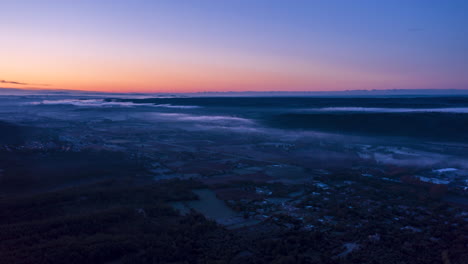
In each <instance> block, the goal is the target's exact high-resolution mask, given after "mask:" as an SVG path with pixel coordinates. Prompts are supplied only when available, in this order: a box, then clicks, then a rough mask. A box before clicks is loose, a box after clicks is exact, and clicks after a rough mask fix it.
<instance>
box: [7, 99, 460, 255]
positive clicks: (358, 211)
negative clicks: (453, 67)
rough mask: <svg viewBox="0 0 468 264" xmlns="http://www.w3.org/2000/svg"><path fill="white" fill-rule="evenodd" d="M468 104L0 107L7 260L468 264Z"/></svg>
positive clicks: (63, 103)
mask: <svg viewBox="0 0 468 264" xmlns="http://www.w3.org/2000/svg"><path fill="white" fill-rule="evenodd" d="M466 124H468V97H463V96H458V97H452V96H442V97H441V96H438V95H437V96H424V97H421V96H406V95H400V96H390V97H388V96H375V97H369V96H364V97H356V96H351V97H350V96H341V97H339V96H333V97H312V96H310V97H297V96H265V95H263V96H261V97H258V96H257V97H252V96H248V97H243V96H242V97H239V96H238V97H232V96H231V97H226V96H222V97H219V96H218V97H210V96H193V95H177V96H174V95H164V94H160V95H157V96H155V95H146V96H143V95H141V94H139V95H127V96H125V95H121V94H120V95H119V94H98V93H96V94H93V93H72V92H67V93H61V94H57V93H53V94H50V93H44V94H40V93H36V94H16V95H4V96H0V136H1V137H0V157H1V159H0V183H1V184H0V212H1V215H0V219H1V220H0V237H1V238H2V243H1V244H0V259H2V260H5V261H6V262H5V263H63V262H67V263H84V262H89V263H440V262H443V261H445V260H446V259H449V260H450V263H466V262H467V260H468V255H467V252H468V251H467V250H466V245H467V244H468V237H467V235H466V234H468V218H467V215H468V212H467V211H466V208H467V207H466V206H468V202H467V199H468V198H467V197H468V194H467V190H468V165H467V164H468V151H467V150H468V145H467V140H468V138H467V135H468V126H467V125H466Z"/></svg>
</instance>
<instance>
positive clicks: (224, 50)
mask: <svg viewBox="0 0 468 264" xmlns="http://www.w3.org/2000/svg"><path fill="white" fill-rule="evenodd" d="M467 14H468V1H466V0H439V1H435V0H401V1H400V0H389V1H377V0H352V1H351V0H342V1H338V0H323V1H318V0H317V1H314V0H304V1H301V0H295V1H292V0H291V1H290V0H282V1H279V0H212V1H208V0H198V1H197V0H190V1H189V0H187V1H183V0H164V1H163V0H160V1H158V0H153V1H142V0H126V1H122V0H55V1H52V0H41V1H37V0H30V1H24V0H0V87H14V88H29V87H37V88H44V89H80V90H97V91H116V92H122V91H124V92H126V91H128V92H191V91H246V90H249V91H253V90H256V91H273V90H275V91H277V90H284V91H308V90H310V91H322V90H325V91H332V90H346V89H419V88H429V89H431V88H435V89H445V88H447V89H449V88H451V89H468V15H467Z"/></svg>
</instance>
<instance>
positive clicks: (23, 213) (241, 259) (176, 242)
mask: <svg viewBox="0 0 468 264" xmlns="http://www.w3.org/2000/svg"><path fill="white" fill-rule="evenodd" d="M200 187H202V185H201V184H200V183H198V182H196V181H182V180H169V181H165V182H158V183H157V184H136V183H135V182H134V181H131V180H112V181H104V182H101V183H96V184H92V185H88V186H82V187H74V188H70V189H66V190H61V191H56V192H49V193H43V194H34V195H33V194H31V195H27V196H21V197H16V198H2V199H0V238H1V241H2V243H0V260H1V262H2V263H35V264H37V263H39V264H40V263H440V262H442V259H443V256H444V259H448V260H450V261H451V263H467V262H466V261H467V260H468V251H467V250H466V245H467V243H468V238H467V236H466V234H468V226H467V225H466V224H465V225H463V222H460V221H458V222H456V223H457V224H458V226H456V227H455V226H453V225H451V223H454V221H451V219H448V220H449V223H450V224H447V225H438V224H434V225H433V227H432V228H431V229H430V230H431V231H430V233H427V234H426V233H414V232H412V231H411V230H401V229H400V228H399V226H392V225H386V224H385V221H384V220H385V217H381V216H376V217H375V218H369V219H368V220H369V224H368V225H367V226H365V227H364V228H361V229H351V230H350V229H346V228H323V229H312V230H311V231H304V230H303V229H301V228H300V226H301V225H300V223H297V224H296V225H293V226H292V227H291V225H288V223H292V222H294V221H296V219H293V218H291V217H289V216H287V215H282V216H281V215H278V217H277V218H278V219H279V223H280V224H278V223H276V222H274V221H266V222H264V223H262V224H260V225H258V226H253V227H246V228H243V229H239V230H227V229H225V228H223V227H222V226H219V225H218V224H216V223H215V222H213V221H211V220H208V219H206V218H205V217H203V216H202V215H200V214H198V213H196V212H194V211H192V212H191V213H189V214H188V215H184V216H182V215H180V214H179V213H178V212H177V211H176V210H174V209H173V208H172V207H171V206H170V202H172V201H182V200H191V199H197V197H196V195H195V194H194V193H192V192H191V190H192V189H194V188H200ZM381 197H387V198H388V197H389V196H386V195H382V196H381ZM336 201H337V202H338V200H336ZM336 208H337V209H336V210H335V211H337V212H338V211H340V210H344V207H343V206H338V205H337V206H336ZM332 211H333V210H332ZM446 211H447V209H444V208H443V207H442V206H438V207H437V208H434V212H435V213H437V214H442V215H444V214H445V213H446ZM336 217H337V219H342V220H343V221H346V219H348V216H347V213H345V214H344V215H341V216H339V217H338V216H336ZM350 217H351V219H354V218H355V217H356V216H352V215H350ZM361 217H366V216H361ZM444 217H446V218H450V217H451V215H450V214H445V215H444ZM277 222H278V221H277ZM294 223H295V222H294ZM376 233H378V234H379V236H378V237H379V239H377V240H376V239H374V240H371V239H369V238H368V236H369V235H373V234H376ZM431 236H433V237H434V238H433V239H432V240H431V239H428V238H430V237H431ZM348 242H356V243H357V244H359V248H358V249H356V250H354V251H353V252H351V253H349V254H347V255H346V256H343V257H337V256H339V255H340V253H342V252H343V251H345V248H344V247H343V245H344V244H345V243H348Z"/></svg>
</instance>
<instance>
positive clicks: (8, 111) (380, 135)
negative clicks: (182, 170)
mask: <svg viewBox="0 0 468 264" xmlns="http://www.w3.org/2000/svg"><path fill="white" fill-rule="evenodd" d="M0 100H1V101H2V102H5V104H2V105H1V106H0V119H2V120H5V121H10V122H17V123H20V124H27V125H32V126H42V127H48V126H52V125H53V124H54V122H55V121H60V122H69V124H68V125H70V126H73V125H75V123H76V122H80V123H82V122H91V123H93V122H94V123H99V122H108V121H110V122H112V123H109V126H115V125H116V124H117V125H121V126H122V127H125V126H129V127H131V126H133V125H134V124H135V123H139V124H140V127H139V129H140V130H143V131H144V130H147V131H148V132H149V133H155V134H157V133H159V132H158V131H159V130H161V129H164V130H170V129H175V130H178V131H187V132H188V133H202V136H201V137H202V138H204V139H205V140H212V141H214V142H217V146H218V147H222V146H223V145H224V146H225V151H226V152H230V153H233V154H236V155H237V154H242V155H260V156H262V155H263V156H268V155H270V156H271V157H276V159H279V158H281V157H282V156H285V155H288V156H290V157H294V156H295V155H296V156H297V157H298V159H297V160H301V159H302V160H304V159H310V160H314V159H321V160H322V159H326V158H325V157H327V156H329V157H331V160H333V158H332V157H334V158H336V159H338V163H337V164H336V166H340V165H342V166H347V165H346V164H348V163H346V162H343V164H340V162H339V161H340V160H342V159H355V158H359V159H363V160H373V161H375V162H378V163H382V164H394V165H401V166H423V167H431V168H433V169H440V168H442V167H451V166H454V167H457V168H466V165H465V164H468V161H467V154H466V151H464V150H465V149H466V148H467V145H465V144H462V143H461V142H466V141H465V140H464V138H463V136H458V135H457V134H456V133H458V132H457V131H460V133H463V131H464V129H465V130H466V129H467V128H466V127H467V126H466V125H465V126H463V122H464V120H465V118H468V107H460V106H461V105H463V104H465V102H464V101H463V102H461V103H460V102H459V101H457V102H455V103H454V105H455V106H456V107H450V106H451V105H450V102H448V103H447V102H445V103H443V104H442V103H440V102H438V101H437V100H435V99H434V98H431V99H430V100H429V101H430V102H428V103H424V102H422V101H421V100H420V99H415V107H414V108H408V107H407V106H408V105H409V104H410V102H409V101H408V99H405V100H403V101H404V102H403V104H404V105H405V107H397V106H398V105H399V99H398V98H396V99H393V100H390V99H388V98H384V99H372V100H373V101H369V100H370V99H366V100H364V101H363V100H362V99H353V98H348V99H346V98H338V99H336V100H335V101H336V102H335V101H334V100H333V99H330V98H326V99H323V100H324V101H325V102H326V104H327V107H323V106H324V104H325V103H324V102H323V101H320V100H319V99H317V98H310V99H309V100H307V98H258V99H257V100H258V104H255V102H254V101H253V100H252V98H236V99H235V100H233V99H232V98H227V99H226V98H222V99H219V100H225V101H224V102H223V103H222V104H221V105H220V104H218V103H217V101H216V100H214V99H213V98H154V99H128V100H127V99H116V98H103V97H96V98H89V97H86V98H79V97H78V96H77V97H64V96H48V97H47V98H44V96H27V97H1V98H0ZM444 100H446V99H444ZM442 101H443V100H442ZM446 101H447V100H446ZM358 103H360V104H362V105H365V106H366V107H358V106H356V104H358ZM334 104H338V105H339V106H333V105H334ZM346 104H348V105H351V106H343V105H346ZM370 104H372V105H373V106H376V105H379V104H382V107H367V105H370ZM305 105H307V106H309V107H310V106H314V105H318V106H320V107H313V108H304V107H303V106H305ZM388 105H391V107H388ZM424 105H438V106H441V105H443V106H444V107H438V108H434V107H431V108H423V107H422V106H424ZM305 109H307V111H305ZM340 113H343V114H342V115H341V114H340ZM349 113H354V114H353V115H352V116H349ZM361 113H362V114H361ZM368 113H372V116H371V117H369V116H365V114H368ZM428 113H429V114H431V115H429V116H427V115H426V114H428ZM380 114H381V115H382V116H380ZM432 114H441V115H444V116H438V115H436V116H433V115H432ZM389 115H390V116H389ZM447 115H448V116H447ZM408 120H409V121H408ZM441 120H442V121H441ZM392 122H393V123H392ZM405 122H406V123H405ZM444 122H454V123H453V124H454V128H453V129H454V130H453V131H452V130H450V129H452V127H451V126H450V125H448V126H447V125H446V124H447V123H444ZM457 122H458V123H457ZM460 123H461V124H462V125H460ZM465 124H466V123H465ZM61 125H62V126H63V125H64V124H61ZM386 126H387V127H386ZM428 127H429V128H432V129H427V128H428ZM109 130H112V128H109ZM428 130H430V131H429V132H434V133H433V134H427V133H426V132H427V131H428ZM83 133H87V131H83ZM176 134H177V133H175V134H174V137H173V138H170V140H171V141H173V142H177V141H183V140H186V138H184V137H187V138H188V137H191V136H193V135H190V136H189V135H188V134H187V135H186V136H183V135H182V136H181V135H179V134H177V136H176ZM233 141H236V142H237V143H235V144H237V146H233V144H234V143H232V142H233ZM239 142H241V143H239ZM446 142H451V143H450V144H448V143H446ZM255 144H257V145H258V146H261V147H268V146H274V147H275V148H279V149H282V148H283V149H287V153H280V154H278V153H274V154H271V153H270V154H265V153H260V152H259V153H255V151H245V149H243V148H248V149H255V148H256V147H255V146H254V145H255ZM262 144H263V145H262ZM241 145H242V146H241ZM344 157H345V158H344ZM298 162H299V161H298ZM303 162H305V163H306V162H307V161H303Z"/></svg>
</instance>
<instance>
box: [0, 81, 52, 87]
mask: <svg viewBox="0 0 468 264" xmlns="http://www.w3.org/2000/svg"><path fill="white" fill-rule="evenodd" d="M0 83H7V84H15V85H38V86H50V84H33V83H24V82H16V81H7V80H0Z"/></svg>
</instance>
